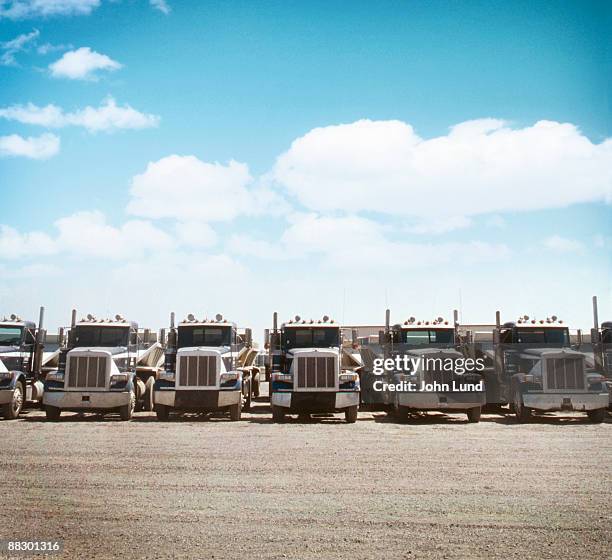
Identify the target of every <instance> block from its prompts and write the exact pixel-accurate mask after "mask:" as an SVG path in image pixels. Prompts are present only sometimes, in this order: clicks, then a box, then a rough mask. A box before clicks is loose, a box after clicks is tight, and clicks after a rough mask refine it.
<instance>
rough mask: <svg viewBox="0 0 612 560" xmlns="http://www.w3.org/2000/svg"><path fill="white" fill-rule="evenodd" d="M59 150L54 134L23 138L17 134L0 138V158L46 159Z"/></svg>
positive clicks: (58, 140) (58, 142) (58, 141)
mask: <svg viewBox="0 0 612 560" xmlns="http://www.w3.org/2000/svg"><path fill="white" fill-rule="evenodd" d="M59 150H60V139H59V137H57V136H56V135H55V134H48V133H46V134H41V135H40V136H29V137H28V138H24V137H22V136H19V135H18V134H11V135H9V136H0V157H9V156H22V157H27V158H30V159H48V158H50V157H53V156H54V155H56V154H57V153H59Z"/></svg>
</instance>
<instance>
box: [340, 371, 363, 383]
mask: <svg viewBox="0 0 612 560" xmlns="http://www.w3.org/2000/svg"><path fill="white" fill-rule="evenodd" d="M358 379H359V374H357V373H341V374H340V383H350V382H351V381H357V380H358Z"/></svg>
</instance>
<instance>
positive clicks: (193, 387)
mask: <svg viewBox="0 0 612 560" xmlns="http://www.w3.org/2000/svg"><path fill="white" fill-rule="evenodd" d="M256 357H257V351H256V350H254V349H253V348H252V340H251V331H250V329H246V331H245V332H244V333H243V334H242V335H240V333H239V331H238V328H237V326H236V324H235V323H231V322H228V321H227V320H226V319H224V318H223V316H222V315H220V314H219V315H217V316H216V317H215V318H214V319H211V320H208V319H203V320H198V319H196V318H195V317H194V315H193V314H189V315H188V316H187V318H186V319H185V320H184V321H182V322H181V323H179V324H178V327H175V325H174V313H173V314H172V315H171V319H170V331H169V334H168V344H167V347H166V358H165V364H164V371H162V373H161V375H160V378H159V380H158V381H157V382H156V384H155V393H154V400H155V411H156V413H157V417H158V419H159V420H167V419H168V417H169V414H170V412H171V411H175V410H176V411H186V412H215V411H226V412H229V416H230V419H231V420H232V421H236V420H240V418H241V415H242V410H243V409H244V410H248V409H249V408H250V406H251V399H252V395H253V386H254V385H256V387H259V369H258V368H257V367H256V366H255V365H254V361H255V359H256ZM257 391H258V389H257Z"/></svg>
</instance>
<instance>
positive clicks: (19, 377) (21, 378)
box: [8, 370, 27, 398]
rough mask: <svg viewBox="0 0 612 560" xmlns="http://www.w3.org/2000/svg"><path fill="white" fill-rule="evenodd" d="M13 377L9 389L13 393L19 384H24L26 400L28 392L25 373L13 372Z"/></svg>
mask: <svg viewBox="0 0 612 560" xmlns="http://www.w3.org/2000/svg"><path fill="white" fill-rule="evenodd" d="M11 374H12V377H11V383H10V385H9V386H8V389H10V390H11V391H12V390H14V389H15V387H16V386H17V383H20V382H21V383H23V390H24V395H23V396H24V398H25V391H26V386H27V383H26V376H25V374H24V373H23V371H18V370H13V371H11Z"/></svg>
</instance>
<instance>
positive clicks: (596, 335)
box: [586, 296, 612, 410]
mask: <svg viewBox="0 0 612 560" xmlns="http://www.w3.org/2000/svg"><path fill="white" fill-rule="evenodd" d="M586 363H587V367H588V368H590V369H591V371H592V372H594V373H601V374H602V375H603V376H604V377H605V378H606V381H605V384H606V387H607V389H608V396H609V398H608V409H609V410H612V321H604V322H603V323H601V325H600V324H599V313H598V310H597V296H593V328H592V329H591V351H587V352H586Z"/></svg>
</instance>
